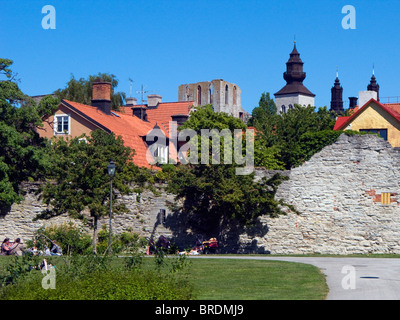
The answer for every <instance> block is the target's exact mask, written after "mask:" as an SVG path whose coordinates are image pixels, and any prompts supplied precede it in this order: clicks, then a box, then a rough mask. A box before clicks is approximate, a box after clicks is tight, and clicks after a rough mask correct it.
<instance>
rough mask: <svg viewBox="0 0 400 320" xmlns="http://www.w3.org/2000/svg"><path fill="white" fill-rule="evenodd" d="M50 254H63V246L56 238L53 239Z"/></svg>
mask: <svg viewBox="0 0 400 320" xmlns="http://www.w3.org/2000/svg"><path fill="white" fill-rule="evenodd" d="M50 254H51V255H52V256H61V255H62V250H61V247H60V246H59V245H58V244H57V243H56V242H55V241H54V240H53V241H51V248H50Z"/></svg>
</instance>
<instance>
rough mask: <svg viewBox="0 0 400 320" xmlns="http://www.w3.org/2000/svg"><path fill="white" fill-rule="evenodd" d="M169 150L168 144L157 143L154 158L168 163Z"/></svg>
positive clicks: (162, 162)
mask: <svg viewBox="0 0 400 320" xmlns="http://www.w3.org/2000/svg"><path fill="white" fill-rule="evenodd" d="M168 150H169V148H168V146H162V145H157V147H156V150H155V151H154V158H156V159H157V160H158V161H159V163H161V164H167V163H168V156H169V152H168Z"/></svg>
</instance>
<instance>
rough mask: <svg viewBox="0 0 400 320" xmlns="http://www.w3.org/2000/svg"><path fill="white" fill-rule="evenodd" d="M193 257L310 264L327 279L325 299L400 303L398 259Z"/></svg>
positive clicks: (399, 261) (399, 263)
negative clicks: (394, 301) (327, 288)
mask: <svg viewBox="0 0 400 320" xmlns="http://www.w3.org/2000/svg"><path fill="white" fill-rule="evenodd" d="M196 258H219V259H255V260H278V261H289V262H298V263H306V264H311V265H314V266H316V267H317V268H319V269H320V270H321V271H322V272H323V273H324V274H325V276H326V282H327V285H328V287H329V294H328V296H327V298H326V299H327V300H400V259H397V258H351V257H343V258H342V257H340V258H337V257H266V256H260V257H257V256H222V255H217V256H214V255H205V256H197V257H196Z"/></svg>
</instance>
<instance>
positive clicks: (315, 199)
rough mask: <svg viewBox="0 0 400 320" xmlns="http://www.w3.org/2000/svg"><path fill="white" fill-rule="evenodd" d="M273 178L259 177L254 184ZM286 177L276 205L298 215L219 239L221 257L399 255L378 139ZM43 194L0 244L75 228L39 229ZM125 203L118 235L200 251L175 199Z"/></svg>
mask: <svg viewBox="0 0 400 320" xmlns="http://www.w3.org/2000/svg"><path fill="white" fill-rule="evenodd" d="M273 173H274V172H270V171H265V170H261V169H260V170H257V171H256V179H260V178H261V177H263V176H271V174H273ZM281 173H282V174H285V175H288V176H289V177H290V179H289V180H288V181H285V182H284V183H283V184H282V185H281V186H280V188H279V190H278V194H277V198H283V199H284V200H285V201H286V202H287V203H290V204H292V205H294V206H295V208H296V209H297V210H298V211H299V212H300V214H299V215H297V214H295V213H292V212H290V211H288V212H287V215H285V216H281V217H279V218H274V219H272V218H268V217H267V216H264V217H262V218H261V219H260V223H259V224H258V225H257V227H256V228H253V229H252V230H246V232H244V231H242V232H240V234H236V235H235V236H234V237H232V235H231V238H229V237H227V238H226V239H221V240H223V242H224V247H223V248H222V251H223V252H258V253H272V254H290V253H294V254H302V253H322V254H325V253H329V254H352V253H400V192H399V189H400V188H399V184H400V150H399V149H396V148H392V147H391V146H390V144H389V143H387V142H385V141H384V140H383V139H381V138H379V137H377V136H375V135H364V136H352V137H348V136H346V135H342V136H341V137H340V138H339V140H338V141H337V142H336V143H335V144H333V145H331V146H327V147H325V148H324V149H323V150H322V151H321V152H319V153H318V154H316V155H314V156H313V157H312V158H311V160H309V161H308V162H306V163H305V164H303V165H302V166H301V167H298V168H294V169H292V170H291V171H287V172H281ZM37 187H38V185H37V184H35V183H28V184H26V185H24V189H25V190H27V195H26V197H25V200H24V201H23V202H22V203H21V204H15V205H13V206H12V207H11V210H9V211H8V212H3V213H2V215H0V238H1V239H3V238H4V237H6V236H7V237H10V238H16V237H21V238H23V239H24V240H28V239H30V238H31V237H32V235H33V232H34V231H35V230H37V229H38V228H39V227H41V226H43V225H44V226H47V225H51V224H61V223H64V222H68V221H70V218H68V217H67V216H62V217H57V218H55V219H51V220H49V221H47V220H39V221H33V219H34V217H36V215H37V214H38V213H40V212H41V211H42V210H43V209H45V206H43V204H41V203H40V201H38V200H37V196H36V195H35V190H36V189H37ZM160 187H162V186H160ZM121 201H124V202H125V204H126V205H127V206H128V208H129V209H130V212H129V213H128V214H124V215H115V217H114V220H113V231H114V232H116V233H120V232H123V231H129V230H132V231H135V232H138V233H139V234H141V235H143V236H146V237H150V236H151V235H153V236H154V237H155V238H157V237H158V236H159V235H161V234H163V235H166V236H169V237H173V238H174V240H175V241H176V242H177V243H178V244H179V245H181V246H183V247H187V246H190V245H191V244H193V243H194V238H195V235H191V234H190V230H186V226H185V225H184V223H183V222H182V221H179V220H173V219H172V217H173V216H174V215H173V214H172V212H170V211H169V209H168V207H167V205H166V201H173V195H170V194H167V193H165V192H162V193H161V195H160V196H155V195H153V194H152V193H151V192H149V191H146V192H144V193H143V194H142V195H141V198H140V201H138V199H137V196H136V194H131V195H128V196H124V197H122V198H121ZM160 209H165V210H166V224H165V225H164V224H163V223H162V221H160V219H159V212H160ZM75 223H76V224H80V222H79V221H75ZM103 223H108V220H107V219H105V220H104V221H103ZM84 227H86V228H88V226H84ZM88 230H89V229H88ZM177 231H180V232H177Z"/></svg>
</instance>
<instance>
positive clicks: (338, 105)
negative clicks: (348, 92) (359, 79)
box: [331, 70, 344, 114]
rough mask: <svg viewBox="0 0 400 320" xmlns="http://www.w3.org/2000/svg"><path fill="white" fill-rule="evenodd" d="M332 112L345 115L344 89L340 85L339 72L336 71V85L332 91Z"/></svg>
mask: <svg viewBox="0 0 400 320" xmlns="http://www.w3.org/2000/svg"><path fill="white" fill-rule="evenodd" d="M331 94H332V98H331V111H335V112H336V113H337V114H341V113H344V108H343V87H342V86H341V85H340V80H339V72H338V71H337V70H336V79H335V83H334V85H333V87H332V89H331Z"/></svg>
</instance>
